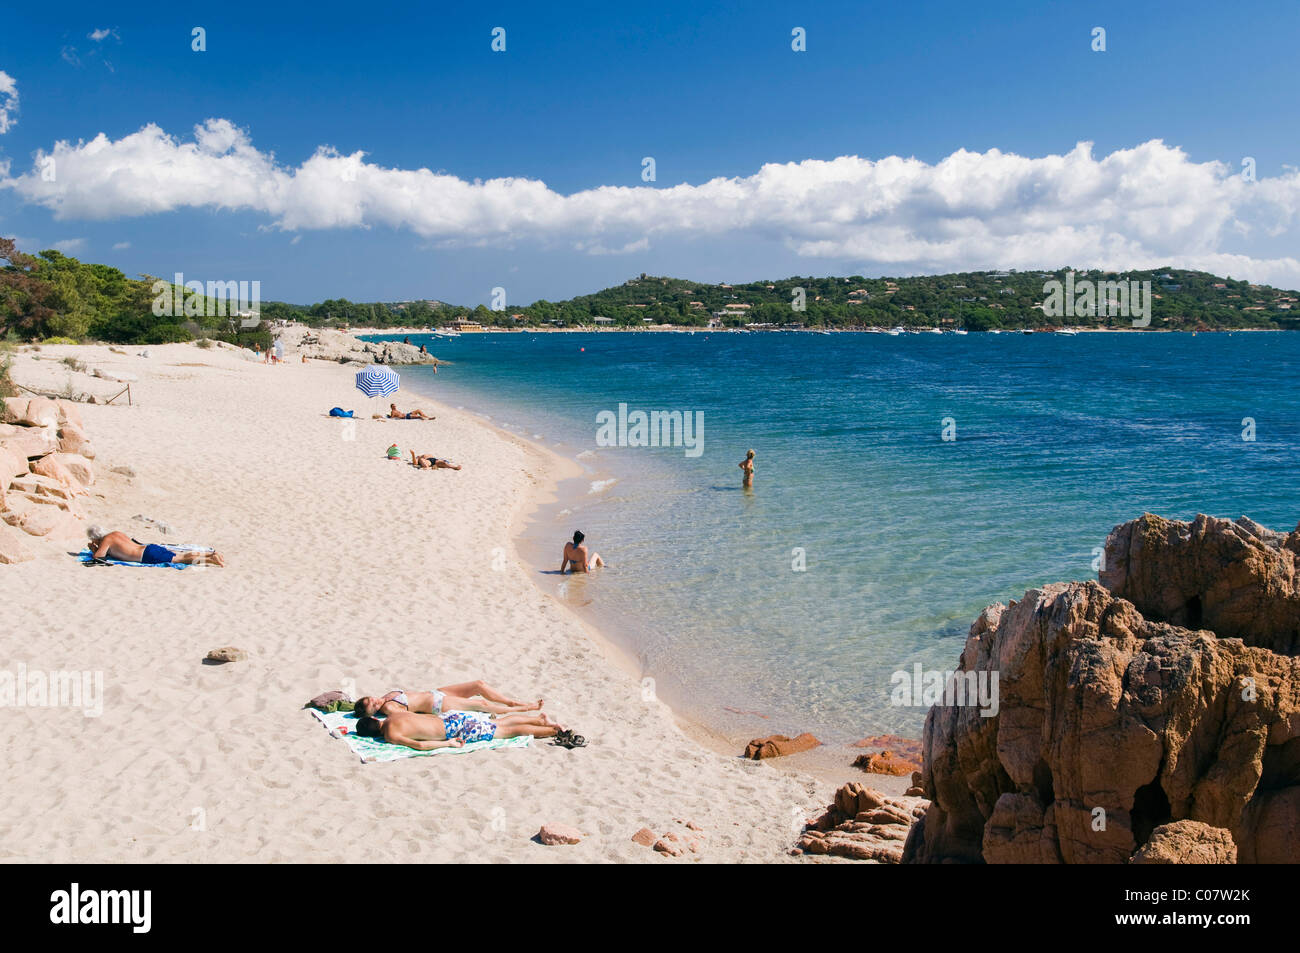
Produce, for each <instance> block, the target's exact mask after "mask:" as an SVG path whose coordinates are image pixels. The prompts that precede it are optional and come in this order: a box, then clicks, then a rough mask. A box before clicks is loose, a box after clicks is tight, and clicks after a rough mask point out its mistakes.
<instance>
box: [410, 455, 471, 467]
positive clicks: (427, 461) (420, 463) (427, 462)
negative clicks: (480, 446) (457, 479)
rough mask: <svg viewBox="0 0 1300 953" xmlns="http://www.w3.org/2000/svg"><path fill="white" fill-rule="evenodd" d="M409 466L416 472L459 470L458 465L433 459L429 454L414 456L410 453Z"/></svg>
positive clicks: (436, 458)
mask: <svg viewBox="0 0 1300 953" xmlns="http://www.w3.org/2000/svg"><path fill="white" fill-rule="evenodd" d="M411 466H413V467H415V469H417V470H459V469H460V464H459V463H452V462H451V461H450V460H443V459H439V458H438V457H435V456H434V455H433V454H431V453H421V454H419V455H417V454H416V452H415V451H414V450H412V451H411Z"/></svg>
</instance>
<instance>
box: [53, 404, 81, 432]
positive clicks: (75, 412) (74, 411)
mask: <svg viewBox="0 0 1300 953" xmlns="http://www.w3.org/2000/svg"><path fill="white" fill-rule="evenodd" d="M59 423H60V424H69V425H71V426H73V427H76V428H77V429H78V430H82V431H84V430H85V429H86V425H85V424H84V423H82V422H81V410H80V409H78V407H77V405H76V404H74V403H72V401H70V400H61V401H59Z"/></svg>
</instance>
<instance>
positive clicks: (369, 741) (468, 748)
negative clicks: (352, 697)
mask: <svg viewBox="0 0 1300 953" xmlns="http://www.w3.org/2000/svg"><path fill="white" fill-rule="evenodd" d="M307 710H308V711H310V712H311V713H312V717H314V718H315V719H316V720H317V721H319V722H320V723H321V724H322V725H324V726H325V727H326V728H327V729H329V733H330V734H331V735H333V736H334V737H335V738H342V739H343V740H344V741H346V742H347V743H348V747H349V748H351V749H352V753H353V754H355V755H357V756H359V757H360V758H361V761H362V763H363V764H365V763H369V762H372V761H400V760H401V759H403V758H419V757H423V756H424V755H430V754H469V753H470V752H473V751H483V750H485V749H487V748H527V747H528V743H529V742H530V741H532V740H533V739H532V738H531V737H530V736H529V735H521V736H520V737H518V738H493V739H492V740H491V741H475V742H472V743H470V744H467V745H465V746H463V747H460V748H434V749H433V750H432V751H416V750H415V749H414V748H408V747H406V746H405V745H390V744H389V743H388V742H387V741H384V740H383V739H382V738H368V737H366V736H365V735H359V734H357V732H356V724H357V716H356V715H354V714H352V712H350V711H349V712H342V711H334V712H328V713H326V712H322V711H317V710H316V709H315V708H309V709H307Z"/></svg>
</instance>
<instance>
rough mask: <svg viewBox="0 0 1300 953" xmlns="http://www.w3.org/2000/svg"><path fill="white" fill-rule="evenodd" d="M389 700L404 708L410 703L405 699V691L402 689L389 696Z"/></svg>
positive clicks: (407, 707)
mask: <svg viewBox="0 0 1300 953" xmlns="http://www.w3.org/2000/svg"><path fill="white" fill-rule="evenodd" d="M389 701H394V702H397V704H399V705H401V706H402V707H403V708H406V709H409V708H410V707H411V705H410V703H409V702H408V701H407V700H406V692H403V691H399V692H398V693H397V694H396V695H394V696H393V697H392V698H390V699H389Z"/></svg>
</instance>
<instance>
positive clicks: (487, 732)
mask: <svg viewBox="0 0 1300 953" xmlns="http://www.w3.org/2000/svg"><path fill="white" fill-rule="evenodd" d="M561 730H562V726H561V725H560V724H558V723H557V722H554V721H552V720H551V719H550V718H549V717H548V716H547V715H546V714H544V713H543V712H540V711H538V712H529V713H526V714H517V715H502V716H501V717H500V718H497V719H495V720H494V719H492V718H490V717H488V716H487V715H480V714H477V713H475V712H469V711H452V712H448V713H447V714H445V715H423V714H418V713H416V712H410V711H404V710H400V709H399V710H398V711H395V712H393V714H391V715H389V716H388V717H386V718H384V719H383V720H382V721H381V720H380V719H378V718H375V717H373V716H370V715H367V716H365V717H363V718H359V719H357V734H359V735H363V736H365V737H367V738H382V739H384V741H387V742H388V743H389V744H393V745H405V746H406V747H408V748H414V749H415V750H416V751H432V750H434V749H435V748H461V747H464V746H465V745H467V744H473V743H474V742H476V741H491V740H492V739H494V738H518V737H520V736H521V735H532V737H534V738H552V737H555V736H556V735H558V734H560V732H561Z"/></svg>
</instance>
